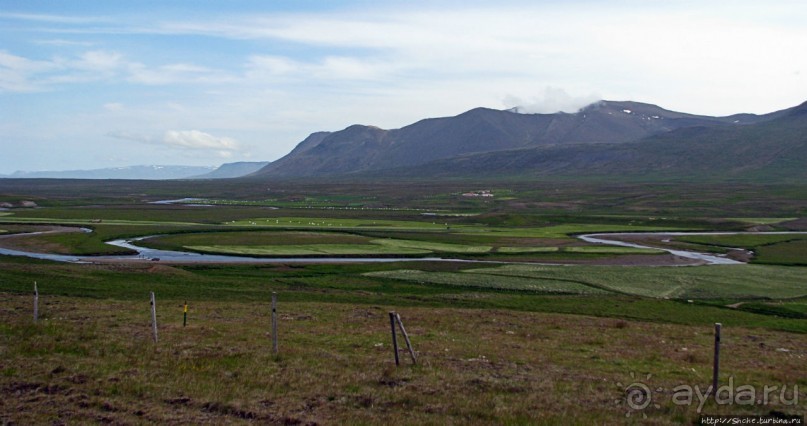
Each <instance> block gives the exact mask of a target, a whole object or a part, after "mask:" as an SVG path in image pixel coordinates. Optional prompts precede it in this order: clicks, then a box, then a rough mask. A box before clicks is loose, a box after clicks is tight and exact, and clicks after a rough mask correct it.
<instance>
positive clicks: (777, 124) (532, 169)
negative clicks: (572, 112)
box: [376, 102, 807, 181]
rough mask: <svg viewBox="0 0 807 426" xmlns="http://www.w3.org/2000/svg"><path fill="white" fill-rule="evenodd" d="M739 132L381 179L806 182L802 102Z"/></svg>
mask: <svg viewBox="0 0 807 426" xmlns="http://www.w3.org/2000/svg"><path fill="white" fill-rule="evenodd" d="M760 118H761V117H757V116H754V117H752V119H751V120H749V121H747V122H751V123H752V124H747V125H742V126H708V125H706V126H704V125H695V126H691V127H684V128H680V129H676V130H671V131H669V132H665V133H661V134H657V135H653V136H648V137H645V138H642V139H640V140H638V141H634V142H628V143H620V144H615V143H609V144H570V145H551V146H540V147H530V148H524V149H516V150H506V151H496V152H488V153H479V154H468V155H463V156H457V157H453V158H450V159H443V160H436V161H432V162H430V163H427V164H422V165H419V166H416V167H408V168H403V167H402V168H397V169H390V170H386V171H377V172H376V173H377V174H378V175H386V176H399V177H400V176H410V177H412V176H419V177H448V176H477V177H478V176H488V177H492V176H497V177H503V176H522V177H523V176H568V177H582V176H588V177H619V178H631V177H638V178H650V179H688V180H710V181H714V180H736V179H747V180H754V181H783V180H798V181H805V180H807V102H805V103H804V104H802V105H800V106H798V107H795V108H791V109H787V110H784V111H780V112H777V113H775V114H773V115H770V116H768V119H767V120H765V119H760Z"/></svg>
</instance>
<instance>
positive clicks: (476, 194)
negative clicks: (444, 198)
mask: <svg viewBox="0 0 807 426" xmlns="http://www.w3.org/2000/svg"><path fill="white" fill-rule="evenodd" d="M462 196H463V197H493V193H492V192H490V190H488V189H482V190H479V191H474V192H466V193H464V194H462Z"/></svg>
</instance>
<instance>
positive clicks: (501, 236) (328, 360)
mask: <svg viewBox="0 0 807 426" xmlns="http://www.w3.org/2000/svg"><path fill="white" fill-rule="evenodd" d="M92 185H93V183H91V182H86V181H75V182H66V183H65V182H62V183H61V184H57V183H54V182H51V181H35V182H32V181H21V182H16V183H10V182H8V181H6V182H3V181H0V201H7V202H14V203H16V202H19V201H20V200H27V199H31V200H34V201H36V202H37V204H39V205H40V206H41V207H40V208H36V209H21V208H15V209H12V210H10V211H6V212H3V213H5V214H4V215H2V217H0V223H2V226H0V228H2V229H3V230H5V231H7V232H5V233H4V234H3V237H2V238H0V245H8V244H11V245H14V246H16V247H22V248H25V249H28V250H31V251H37V250H39V251H47V252H59V253H71V254H80V255H90V254H111V253H116V252H120V251H121V249H120V248H117V247H112V246H109V245H107V244H104V242H105V241H108V240H112V239H117V238H131V237H138V236H146V235H156V236H157V237H155V238H150V239H147V240H144V241H143V244H145V245H148V246H150V247H154V248H161V249H172V250H175V249H185V250H188V249H192V250H197V251H209V252H216V253H222V252H227V251H228V250H229V251H231V252H233V253H236V254H249V255H256V254H259V255H265V256H311V257H317V256H336V257H338V256H344V255H350V256H354V255H359V256H368V257H375V256H381V257H383V256H384V255H394V256H401V257H409V256H412V257H414V258H411V259H400V260H398V261H394V262H383V263H339V262H337V263H328V264H324V263H317V260H316V259H315V258H312V259H309V262H268V263H265V264H255V265H235V264H169V263H164V262H153V261H109V262H104V263H94V264H70V263H58V262H49V261H42V260H34V259H29V258H24V257H11V256H0V317H1V318H2V320H0V393H2V398H0V421H2V422H3V423H12V422H13V423H15V424H17V423H18V424H41V423H119V424H142V423H168V424H180V423H216V424H219V423H224V424H241V423H273V424H279V423H282V424H344V423H351V424H388V423H401V424H558V423H563V424H592V423H596V424H624V423H629V424H631V423H635V424H646V423H651V424H681V423H691V422H693V421H696V420H697V418H698V415H699V413H709V414H757V415H762V414H769V413H772V412H775V413H786V414H799V415H804V413H805V411H807V405H805V404H807V394H805V390H807V382H806V381H805V378H807V367H805V365H807V363H805V359H807V338H805V336H807V282H805V281H804V279H803V277H804V276H805V274H804V272H805V269H804V266H800V265H803V263H802V264H800V263H798V260H799V259H803V256H802V253H803V252H802V251H801V250H802V249H803V245H802V244H803V243H802V242H803V241H804V239H803V238H801V237H794V236H788V237H787V238H785V237H783V236H761V235H754V236H745V235H743V236H726V239H724V238H723V237H722V236H721V237H717V236H708V237H706V238H701V237H700V236H697V237H696V236H687V237H682V238H678V240H680V241H679V243H680V244H688V245H692V246H693V247H701V248H706V249H709V250H716V251H717V250H721V249H724V248H725V247H735V246H739V247H746V248H749V249H752V250H754V251H755V252H757V255H756V257H754V258H753V259H752V263H751V264H748V265H727V266H708V267H707V266H704V267H666V266H653V267H649V266H641V265H642V264H643V263H642V262H649V261H650V260H654V261H656V260H658V259H662V258H666V257H667V256H668V255H667V254H663V253H660V252H658V251H656V250H644V249H631V248H623V247H607V246H600V245H591V244H586V243H583V242H581V241H580V240H578V239H576V238H575V234H578V233H586V232H607V231H625V230H631V231H641V230H645V231H652V230H661V229H663V230H729V231H742V230H746V229H748V228H749V227H765V229H770V230H782V231H787V230H803V229H804V220H803V219H798V218H804V217H807V203H806V202H805V201H806V200H805V199H807V195H805V194H807V192H805V191H804V188H802V187H785V186H780V187H774V186H764V187H763V186H738V187H733V188H730V189H732V190H733V191H734V192H732V193H730V194H729V193H727V192H724V191H725V190H726V188H713V187H706V186H705V187H693V186H690V187H688V188H686V189H685V190H684V189H682V188H679V187H676V186H674V185H645V186H642V185H632V184H621V185H603V186H594V185H592V184H589V185H579V184H573V183H563V182H552V183H546V184H544V185H535V184H531V183H520V182H509V183H507V182H474V183H469V182H447V183H442V184H437V185H434V184H431V185H429V184H427V183H418V182H410V183H409V184H407V185H403V184H388V185H386V186H385V185H382V184H378V185H368V184H363V183H350V182H347V183H345V182H342V183H340V184H338V185H336V184H331V183H310V182H301V183H294V182H291V183H288V182H287V183H283V184H278V183H273V184H271V185H267V184H265V183H260V182H250V181H241V182H240V183H238V182H221V183H218V184H215V183H211V182H200V183H187V182H184V183H183V182H158V183H151V182H148V183H145V182H144V183H136V182H121V183H119V184H112V185H110V184H109V183H107V182H104V183H103V184H100V183H96V184H95V185H96V186H92ZM267 186H269V187H270V188H269V190H267ZM480 188H492V191H493V193H494V194H497V198H495V199H493V200H471V199H465V198H463V197H462V196H461V195H460V194H461V193H462V192H463V191H467V190H477V189H480ZM185 197H197V198H205V199H207V200H221V201H222V202H217V203H211V204H213V205H211V206H207V207H200V206H188V205H159V204H149V203H150V202H152V201H157V200H160V199H179V198H185ZM224 200H229V201H233V202H232V203H225V202H223V201H224ZM238 200H242V201H243V202H237V201H238ZM424 213H428V214H425V215H424ZM78 226H81V227H86V228H90V229H92V232H91V233H86V232H70V233H64V232H59V233H53V234H41V235H34V236H26V237H11V238H9V237H8V235H9V234H12V235H13V234H20V233H25V232H32V231H41V230H44V229H53V228H56V227H78ZM670 244H675V242H671V243H670ZM766 250H768V251H767V252H766ZM433 256H439V257H443V258H446V259H448V260H450V261H442V262H435V261H426V260H422V259H417V257H433ZM794 259H795V261H794ZM544 263H561V264H564V265H548V264H544ZM622 263H624V264H628V265H632V266H618V265H621V264H622ZM572 264H573V265H572ZM34 282H37V286H38V290H39V300H40V305H39V312H40V318H39V320H38V321H37V322H36V323H34V322H33V319H32V301H33V300H32V291H33V283H34ZM152 291H153V292H155V294H156V297H157V323H158V331H159V341H158V342H157V343H155V342H153V341H152V336H151V327H150V316H149V315H150V313H149V309H150V306H149V293H150V292H152ZM272 293H276V294H277V296H278V299H279V307H278V314H279V323H278V326H279V337H280V351H279V353H278V354H274V353H272V344H271V337H272V336H271V320H270V315H271V309H270V300H271V296H272ZM186 302H187V304H188V305H189V307H190V309H189V315H188V323H187V326H183V325H182V309H183V305H184V304H185V303H186ZM390 311H396V312H398V313H399V314H400V315H401V317H402V319H403V321H404V323H405V325H406V328H407V331H408V332H409V335H410V337H411V339H412V344H413V346H414V348H415V351H416V353H417V355H418V363H417V365H413V364H412V363H411V361H410V360H409V359H408V358H407V352H405V351H401V353H400V355H401V360H402V365H401V366H399V367H396V366H395V364H394V361H393V354H392V349H391V347H390V345H391V338H390V323H389V317H388V312H390ZM716 322H720V323H722V324H723V350H722V358H721V360H722V369H721V371H722V374H721V384H725V385H728V384H729V383H732V384H733V385H734V386H735V387H737V386H741V385H747V386H751V387H753V388H755V389H763V388H764V386H777V387H778V389H782V388H785V389H786V390H787V392H786V393H784V394H780V393H779V392H778V391H777V392H775V393H774V394H773V396H772V397H771V398H770V399H766V400H765V401H761V400H760V402H758V403H752V404H747V403H741V404H738V403H736V401H733V402H732V403H731V404H728V403H717V402H716V401H714V400H709V401H703V402H702V403H701V401H698V400H697V399H695V400H694V401H691V402H690V403H688V404H682V403H680V401H676V400H675V399H674V398H673V397H674V392H673V389H675V388H676V387H679V386H682V385H686V386H691V387H696V386H697V387H699V388H700V389H704V390H705V389H706V386H708V384H709V383H710V381H711V364H712V344H713V342H712V339H713V336H712V333H713V324H714V323H716ZM637 383H641V384H646V385H647V387H648V389H651V390H652V395H651V399H652V400H651V403H649V404H648V405H647V406H645V407H643V408H640V409H639V408H636V407H635V406H631V405H629V404H628V398H629V397H630V393H629V391H630V390H631V389H632V388H631V385H632V384H633V385H635V384H637ZM796 386H798V390H796V394H795V395H794V394H793V391H794V390H795V387H796ZM763 402H764V403H763Z"/></svg>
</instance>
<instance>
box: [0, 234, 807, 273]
mask: <svg viewBox="0 0 807 426" xmlns="http://www.w3.org/2000/svg"><path fill="white" fill-rule="evenodd" d="M82 231H84V232H91V231H90V230H88V229H82ZM36 234H41V233H39V232H35V233H30V234H26V235H36ZM740 234H753V235H804V234H807V232H641V233H639V232H620V233H597V234H585V235H578V236H577V238H579V239H581V240H582V241H585V242H588V243H592V244H603V245H610V246H616V247H632V248H643V249H657V250H664V251H666V252H668V253H670V254H672V255H674V256H678V257H683V258H687V259H692V260H695V261H697V262H698V263H700V264H707V265H742V264H744V262H741V261H738V260H734V259H730V258H728V257H726V256H721V255H716V254H713V253H703V252H697V251H688V250H676V249H670V248H665V247H654V246H651V245H647V244H639V243H635V242H627V241H621V240H620V238H625V237H627V238H630V237H640V236H658V237H676V236H688V235H740ZM17 236H19V234H17ZM5 237H6V238H7V237H9V236H5ZM152 237H154V236H153V235H152V236H145V237H139V238H131V239H121V240H113V241H108V242H107V244H110V245H113V246H116V247H122V248H126V249H129V250H132V251H136V252H137V254H136V255H118V256H76V255H63V254H50V253H34V252H29V251H22V250H14V249H8V248H2V247H0V255H8V256H26V257H31V258H35V259H43V260H52V261H57V262H69V263H96V262H109V261H153V262H166V263H372V262H401V261H413V260H418V261H442V262H475V263H502V262H491V261H477V260H462V259H446V258H440V257H425V258H412V257H283V258H278V257H271V258H270V257H248V256H232V255H218V254H202V253H194V252H184V251H171V250H158V249H152V248H147V247H142V246H139V245H137V244H136V243H137V242H138V241H141V240H144V239H147V238H152ZM0 238H2V237H0ZM504 263H506V262H504Z"/></svg>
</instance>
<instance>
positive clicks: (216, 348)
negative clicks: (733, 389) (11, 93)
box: [0, 294, 807, 424]
mask: <svg viewBox="0 0 807 426" xmlns="http://www.w3.org/2000/svg"><path fill="white" fill-rule="evenodd" d="M182 302H183V301H176V300H172V301H165V300H160V299H159V295H158V322H159V323H160V329H159V331H160V342H159V343H158V344H154V343H152V342H151V335H150V328H149V304H148V300H147V298H146V297H144V300H143V302H142V303H134V302H128V301H112V300H91V299H80V298H67V297H48V298H44V299H43V305H42V307H41V311H42V313H43V315H44V319H43V320H42V321H40V323H39V324H37V325H32V324H31V316H30V312H31V297H29V296H18V295H10V294H0V396H1V397H0V421H2V422H13V423H18V424H45V423H83V422H99V423H116V424H140V423H160V424H181V423H215V424H231V423H235V424H238V423H248V422H254V423H279V424H345V423H349V424H391V423H402V424H503V423H505V424H506V423H510V424H513V423H516V424H521V423H551V424H593V423H599V424H622V423H624V422H625V421H626V420H628V421H629V422H635V421H640V422H643V423H647V422H649V423H651V424H678V423H681V422H690V421H692V420H693V419H695V418H696V417H697V412H696V408H697V402H696V403H695V404H694V405H693V406H690V407H688V406H676V405H675V404H673V403H672V402H671V389H673V388H674V387H675V386H676V385H680V384H689V385H692V386H694V385H700V386H701V387H705V386H706V385H707V384H708V383H710V380H711V360H712V358H711V354H712V352H711V351H712V330H711V329H710V328H703V327H691V326H681V325H669V324H652V323H643V322H633V321H626V320H614V319H609V318H594V317H586V316H573V315H557V314H537V313H522V312H513V311H481V310H462V309H448V308H440V309H437V308H401V309H398V312H399V313H400V314H401V316H402V318H403V321H404V323H405V325H406V327H407V331H408V332H409V333H410V335H411V337H412V342H413V345H414V346H415V349H416V350H417V352H418V355H419V365H417V366H412V365H411V362H410V360H409V359H408V354H407V353H406V352H405V351H403V350H402V352H401V354H400V355H401V360H402V365H401V366H400V367H395V366H394V363H393V361H392V353H391V348H390V336H389V317H388V315H387V312H388V311H390V310H393V309H395V308H394V307H390V306H368V305H348V304H321V303H284V302H283V299H282V294H281V295H280V305H279V316H280V355H279V356H277V357H276V356H274V355H273V354H272V353H271V335H270V334H269V330H270V321H269V307H268V305H266V304H247V303H234V302H193V301H191V302H190V315H189V325H188V326H187V327H184V328H183V327H182ZM723 355H724V356H723V369H722V371H723V377H724V379H725V378H727V377H728V376H729V375H731V376H733V377H734V379H733V380H734V382H735V383H736V384H738V385H739V384H750V385H753V386H758V387H762V386H763V385H766V384H767V385H779V386H781V385H788V386H789V389H792V387H793V385H799V387H800V390H801V393H800V400H799V405H798V406H785V405H783V404H780V403H778V402H774V403H772V404H770V405H767V406H763V405H757V406H751V407H745V406H743V407H739V406H716V405H715V404H714V403H710V404H707V406H706V408H705V411H706V412H709V413H723V414H729V413H732V414H736V413H747V414H750V413H768V412H769V411H771V410H779V411H784V412H788V413H800V414H803V413H804V412H805V408H807V396H805V393H804V392H805V390H807V338H805V336H804V335H798V334H789V333H784V332H775V331H767V330H760V329H733V328H724V332H723ZM648 375H650V377H649V378H648ZM726 380H727V379H726ZM636 381H641V382H645V383H647V384H648V386H651V387H652V388H653V389H654V392H655V389H656V388H662V390H661V391H658V392H655V393H654V395H653V398H654V399H653V402H654V403H658V407H656V406H655V405H652V404H651V405H650V406H649V407H648V408H647V409H645V410H643V411H635V410H631V409H630V408H629V407H628V406H627V405H626V403H625V398H626V395H625V388H626V386H627V385H629V384H630V383H633V382H636ZM788 395H789V394H788ZM626 414H631V416H630V417H626ZM643 415H646V416H647V419H644V418H643Z"/></svg>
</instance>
